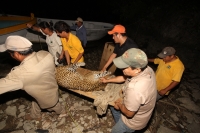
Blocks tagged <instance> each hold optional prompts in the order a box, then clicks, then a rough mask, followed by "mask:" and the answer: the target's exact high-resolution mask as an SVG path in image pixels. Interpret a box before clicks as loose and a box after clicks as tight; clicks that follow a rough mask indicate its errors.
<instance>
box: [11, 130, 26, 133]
mask: <svg viewBox="0 0 200 133" xmlns="http://www.w3.org/2000/svg"><path fill="white" fill-rule="evenodd" d="M10 133H25V132H24V130H18V131H13V132H10ZM26 133H28V132H26Z"/></svg>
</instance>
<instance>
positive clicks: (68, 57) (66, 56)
mask: <svg viewBox="0 0 200 133" xmlns="http://www.w3.org/2000/svg"><path fill="white" fill-rule="evenodd" d="M65 58H66V60H67V65H70V64H71V61H70V56H69V53H68V51H67V50H66V51H65Z"/></svg>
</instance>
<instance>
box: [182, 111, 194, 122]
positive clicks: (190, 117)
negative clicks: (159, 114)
mask: <svg viewBox="0 0 200 133" xmlns="http://www.w3.org/2000/svg"><path fill="white" fill-rule="evenodd" d="M183 115H184V116H185V117H186V118H187V122H188V123H192V122H193V116H192V114H191V113H189V112H186V111H183Z"/></svg>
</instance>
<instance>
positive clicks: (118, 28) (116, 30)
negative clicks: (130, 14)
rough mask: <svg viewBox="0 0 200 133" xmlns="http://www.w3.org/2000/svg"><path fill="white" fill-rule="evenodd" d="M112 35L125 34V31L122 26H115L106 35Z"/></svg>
mask: <svg viewBox="0 0 200 133" xmlns="http://www.w3.org/2000/svg"><path fill="white" fill-rule="evenodd" d="M114 33H126V29H125V27H124V26H123V25H120V24H119V25H115V26H114V28H113V29H112V30H111V31H108V34H110V35H112V34H114Z"/></svg>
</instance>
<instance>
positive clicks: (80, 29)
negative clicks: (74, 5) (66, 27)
mask: <svg viewBox="0 0 200 133" xmlns="http://www.w3.org/2000/svg"><path fill="white" fill-rule="evenodd" d="M75 22H76V25H73V26H71V27H70V28H71V29H72V30H76V36H77V37H78V38H79V40H80V41H81V44H82V46H83V47H86V44H87V31H86V28H85V26H84V25H83V19H82V18H80V17H78V18H77V19H76V21H75Z"/></svg>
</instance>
